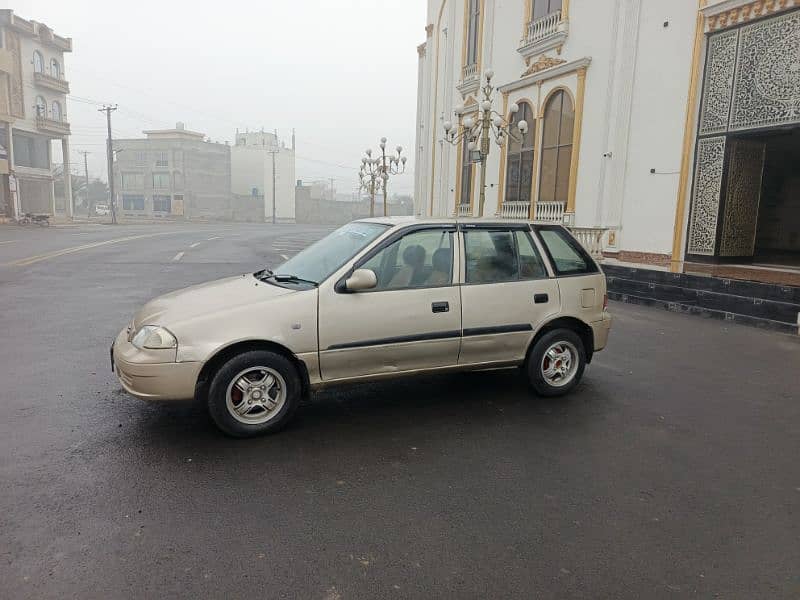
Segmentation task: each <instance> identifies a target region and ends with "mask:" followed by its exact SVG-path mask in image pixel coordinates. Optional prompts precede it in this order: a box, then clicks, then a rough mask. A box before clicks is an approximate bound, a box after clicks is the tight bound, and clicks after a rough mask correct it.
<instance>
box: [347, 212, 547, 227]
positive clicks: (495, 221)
mask: <svg viewBox="0 0 800 600" xmlns="http://www.w3.org/2000/svg"><path fill="white" fill-rule="evenodd" d="M358 222H360V223H381V224H383V225H390V226H392V227H399V226H408V225H416V224H420V225H436V224H439V223H441V224H456V223H464V224H474V225H505V224H508V225H517V226H518V225H520V224H521V223H536V221H528V220H527V219H502V218H499V217H498V218H494V217H459V218H455V217H419V216H413V215H412V216H402V217H370V218H367V219H359V220H358ZM547 225H560V223H547Z"/></svg>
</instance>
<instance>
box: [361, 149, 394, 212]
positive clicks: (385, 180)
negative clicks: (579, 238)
mask: <svg viewBox="0 0 800 600" xmlns="http://www.w3.org/2000/svg"><path fill="white" fill-rule="evenodd" d="M395 150H396V151H397V154H396V155H393V154H390V155H388V156H387V155H386V138H385V137H382V138H381V142H380V156H376V157H375V158H372V150H371V149H367V151H366V152H365V156H364V157H362V158H361V170H360V171H359V179H360V181H361V187H362V188H363V189H367V190H369V192H370V207H369V216H371V217H372V216H374V213H375V189H376V183H377V184H378V185H379V186H380V187H381V189H382V191H383V216H384V217H386V216H388V214H389V211H388V206H387V202H388V199H387V198H388V184H389V177H390V176H391V175H400V174H401V173H404V172H405V170H406V157H405V156H403V147H402V146H397V148H395ZM387 161H388V162H387Z"/></svg>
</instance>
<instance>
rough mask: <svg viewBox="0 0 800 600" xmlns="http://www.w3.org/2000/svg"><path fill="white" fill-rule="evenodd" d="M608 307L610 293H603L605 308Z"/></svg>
mask: <svg viewBox="0 0 800 600" xmlns="http://www.w3.org/2000/svg"><path fill="white" fill-rule="evenodd" d="M607 308H608V294H603V310H606V309H607Z"/></svg>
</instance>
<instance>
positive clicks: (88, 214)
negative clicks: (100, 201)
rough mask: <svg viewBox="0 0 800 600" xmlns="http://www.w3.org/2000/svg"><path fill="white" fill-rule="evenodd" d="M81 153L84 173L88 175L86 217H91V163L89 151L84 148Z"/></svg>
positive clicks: (85, 191) (85, 190)
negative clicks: (88, 158) (88, 159)
mask: <svg viewBox="0 0 800 600" xmlns="http://www.w3.org/2000/svg"><path fill="white" fill-rule="evenodd" d="M79 154H83V174H84V176H85V177H86V187H85V188H84V193H85V194H86V217H87V218H89V217H91V216H92V207H91V206H90V202H89V163H88V161H87V159H86V157H87V156H88V155H89V153H88V152H87V151H86V150H84V151H83V152H79Z"/></svg>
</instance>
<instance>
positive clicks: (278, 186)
mask: <svg viewBox="0 0 800 600" xmlns="http://www.w3.org/2000/svg"><path fill="white" fill-rule="evenodd" d="M294 151H295V139H294V133H293V134H292V145H291V147H287V146H286V144H285V143H284V142H281V141H280V140H279V139H278V135H277V133H270V132H265V131H246V132H239V131H237V132H236V142H235V144H234V146H233V147H232V148H231V186H232V188H231V189H232V191H233V193H234V194H235V195H236V196H239V197H242V196H252V197H253V198H257V199H258V200H259V201H261V202H263V206H262V208H263V211H262V215H263V219H264V221H271V220H272V215H273V207H274V210H275V220H276V221H280V222H289V223H292V222H294V220H295V177H294V175H295V161H294ZM273 174H274V181H273ZM273 190H274V193H273Z"/></svg>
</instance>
